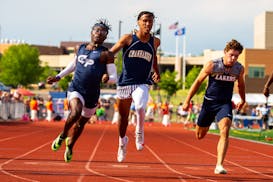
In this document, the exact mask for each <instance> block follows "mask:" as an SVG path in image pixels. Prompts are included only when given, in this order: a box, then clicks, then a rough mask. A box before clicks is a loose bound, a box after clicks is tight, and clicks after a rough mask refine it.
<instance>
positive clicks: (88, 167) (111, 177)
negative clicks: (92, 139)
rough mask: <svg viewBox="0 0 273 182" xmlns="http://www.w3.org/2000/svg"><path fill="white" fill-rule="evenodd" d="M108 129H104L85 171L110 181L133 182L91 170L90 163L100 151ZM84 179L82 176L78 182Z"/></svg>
mask: <svg viewBox="0 0 273 182" xmlns="http://www.w3.org/2000/svg"><path fill="white" fill-rule="evenodd" d="M108 127H109V126H108V125H107V127H105V128H104V130H103V132H102V134H101V136H100V138H99V140H98V141H97V144H96V146H95V148H94V150H93V152H92V154H91V156H90V157H89V160H88V162H87V163H86V164H85V169H86V170H87V171H89V172H91V173H93V174H95V175H98V176H102V177H106V178H109V179H114V180H117V181H125V182H132V181H130V180H125V179H122V178H118V177H113V176H109V175H107V174H103V173H100V172H98V171H95V170H93V169H91V168H90V163H91V161H92V160H93V158H94V156H95V154H96V152H97V150H98V147H99V145H100V143H101V141H102V138H103V137H104V135H105V132H106V129H107V128H108ZM83 178H84V175H81V176H80V177H79V178H78V180H77V181H78V182H81V181H82V180H83Z"/></svg>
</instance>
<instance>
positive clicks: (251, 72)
mask: <svg viewBox="0 0 273 182" xmlns="http://www.w3.org/2000/svg"><path fill="white" fill-rule="evenodd" d="M248 77H249V78H264V67H257V66H256V67H254V66H249V67H248Z"/></svg>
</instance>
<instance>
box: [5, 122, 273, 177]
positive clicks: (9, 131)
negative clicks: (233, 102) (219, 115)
mask: <svg viewBox="0 0 273 182" xmlns="http://www.w3.org/2000/svg"><path fill="white" fill-rule="evenodd" d="M63 125H64V123H63V122H54V123H47V122H35V123H30V122H29V123H28V122H26V123H23V122H9V123H5V122H2V123H0V130H1V133H0V144H1V148H0V179H1V181H11V182H12V181H16V182H17V181H31V182H34V181H46V182H48V181H54V182H56V181H66V182H67V181H77V182H84V181H96V182H102V181H103V182H105V181H106V182H108V181H109V182H110V181H111V182H112V181H124V182H139V181H144V182H166V181H170V182H171V181H178V182H181V181H273V169H272V166H273V155H272V151H273V146H272V145H266V144H259V143H253V142H248V141H244V140H238V139H233V138H231V139H230V147H229V150H228V153H227V157H226V160H225V163H224V164H225V168H226V169H227V170H228V174H227V175H215V174H214V173H213V170H214V167H215V163H216V145H217V141H218V136H217V135H207V136H206V137H205V139H203V140H200V141H198V140H196V139H195V136H194V132H193V131H189V130H184V129H183V128H182V126H181V125H180V124H172V125H171V126H170V127H163V126H162V125H161V124H160V123H153V124H152V125H149V124H146V125H145V148H144V150H143V151H136V149H135V142H134V127H133V126H129V127H128V132H127V134H128V137H129V144H128V150H127V158H126V160H125V162H123V163H118V162H116V152H117V148H118V146H117V144H118V136H117V126H116V125H111V124H108V123H103V124H88V125H86V128H85V131H84V132H83V134H82V136H81V137H80V138H79V140H78V142H77V143H76V145H75V147H74V153H73V154H74V155H73V160H72V162H70V163H65V162H64V161H63V153H64V149H65V147H64V146H62V147H61V149H60V150H59V151H57V152H53V151H51V149H50V147H51V142H52V141H53V140H54V138H55V137H56V136H57V135H58V134H59V132H60V131H61V130H62V127H63Z"/></svg>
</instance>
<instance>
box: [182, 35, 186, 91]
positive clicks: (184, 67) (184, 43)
mask: <svg viewBox="0 0 273 182" xmlns="http://www.w3.org/2000/svg"><path fill="white" fill-rule="evenodd" d="M185 82H186V34H184V35H183V86H182V88H183V90H185Z"/></svg>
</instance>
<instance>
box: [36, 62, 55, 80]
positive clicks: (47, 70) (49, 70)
mask: <svg viewBox="0 0 273 182" xmlns="http://www.w3.org/2000/svg"><path fill="white" fill-rule="evenodd" d="M41 69H42V73H41V75H40V77H39V81H40V82H46V79H47V77H48V76H49V75H57V71H55V70H53V69H52V68H50V67H49V66H48V65H45V66H43V67H42V68H41Z"/></svg>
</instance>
